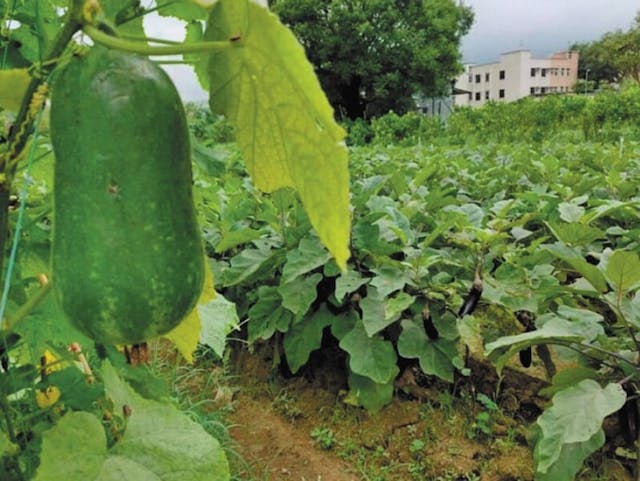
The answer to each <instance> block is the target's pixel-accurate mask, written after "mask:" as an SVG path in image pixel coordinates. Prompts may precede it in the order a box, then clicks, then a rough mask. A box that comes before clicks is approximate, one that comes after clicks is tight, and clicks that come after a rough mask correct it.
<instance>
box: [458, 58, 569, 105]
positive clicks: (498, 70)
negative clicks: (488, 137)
mask: <svg viewBox="0 0 640 481" xmlns="http://www.w3.org/2000/svg"><path fill="white" fill-rule="evenodd" d="M577 80H578V52H558V53H554V54H553V55H552V56H551V57H549V58H544V59H536V58H531V52H530V51H529V50H517V51H515V52H507V53H503V54H501V55H500V61H499V62H495V63H487V64H482V65H467V66H466V68H465V73H463V74H462V75H460V76H459V77H458V78H457V79H456V84H455V88H456V89H458V91H465V92H466V93H464V94H458V95H456V96H455V104H456V105H470V106H472V107H479V106H480V105H483V104H484V103H486V102H488V101H490V100H494V101H504V102H511V101H513V100H517V99H520V98H522V97H526V96H529V95H533V96H539V95H547V94H551V93H568V92H571V91H572V88H573V85H574V84H575V83H576V81H577Z"/></svg>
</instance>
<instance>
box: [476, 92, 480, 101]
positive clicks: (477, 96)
mask: <svg viewBox="0 0 640 481" xmlns="http://www.w3.org/2000/svg"><path fill="white" fill-rule="evenodd" d="M476 100H480V92H476Z"/></svg>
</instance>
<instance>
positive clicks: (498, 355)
mask: <svg viewBox="0 0 640 481" xmlns="http://www.w3.org/2000/svg"><path fill="white" fill-rule="evenodd" d="M541 320H542V321H545V320H546V322H545V323H544V325H542V327H541V328H540V329H536V330H535V331H531V332H525V333H523V334H518V335H515V336H504V337H501V338H499V339H497V340H495V341H493V342H490V343H489V344H487V345H486V346H485V356H486V357H487V358H488V359H489V360H490V361H491V362H493V363H494V365H495V367H496V369H497V370H498V372H500V371H501V370H502V369H503V368H504V365H505V364H506V362H507V361H508V360H509V359H510V358H511V357H512V356H514V355H515V354H516V353H517V352H519V351H520V350H522V349H525V348H527V347H529V346H534V345H538V344H554V343H555V344H568V343H583V342H589V341H592V340H594V339H595V338H596V337H597V336H598V335H599V334H602V333H603V332H604V330H603V328H602V326H600V325H598V324H597V323H596V322H594V319H593V318H591V317H587V318H582V319H580V320H579V321H571V320H569V319H566V318H564V317H560V316H559V315H555V314H550V315H548V316H546V317H544V318H542V319H540V320H539V321H541Z"/></svg>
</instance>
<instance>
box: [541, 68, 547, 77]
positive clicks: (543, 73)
mask: <svg viewBox="0 0 640 481" xmlns="http://www.w3.org/2000/svg"><path fill="white" fill-rule="evenodd" d="M540 75H542V76H543V77H546V76H547V69H546V68H543V69H542V70H541V71H540Z"/></svg>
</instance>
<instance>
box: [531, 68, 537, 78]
mask: <svg viewBox="0 0 640 481" xmlns="http://www.w3.org/2000/svg"><path fill="white" fill-rule="evenodd" d="M531 76H532V77H535V76H536V69H535V68H532V69H531Z"/></svg>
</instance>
